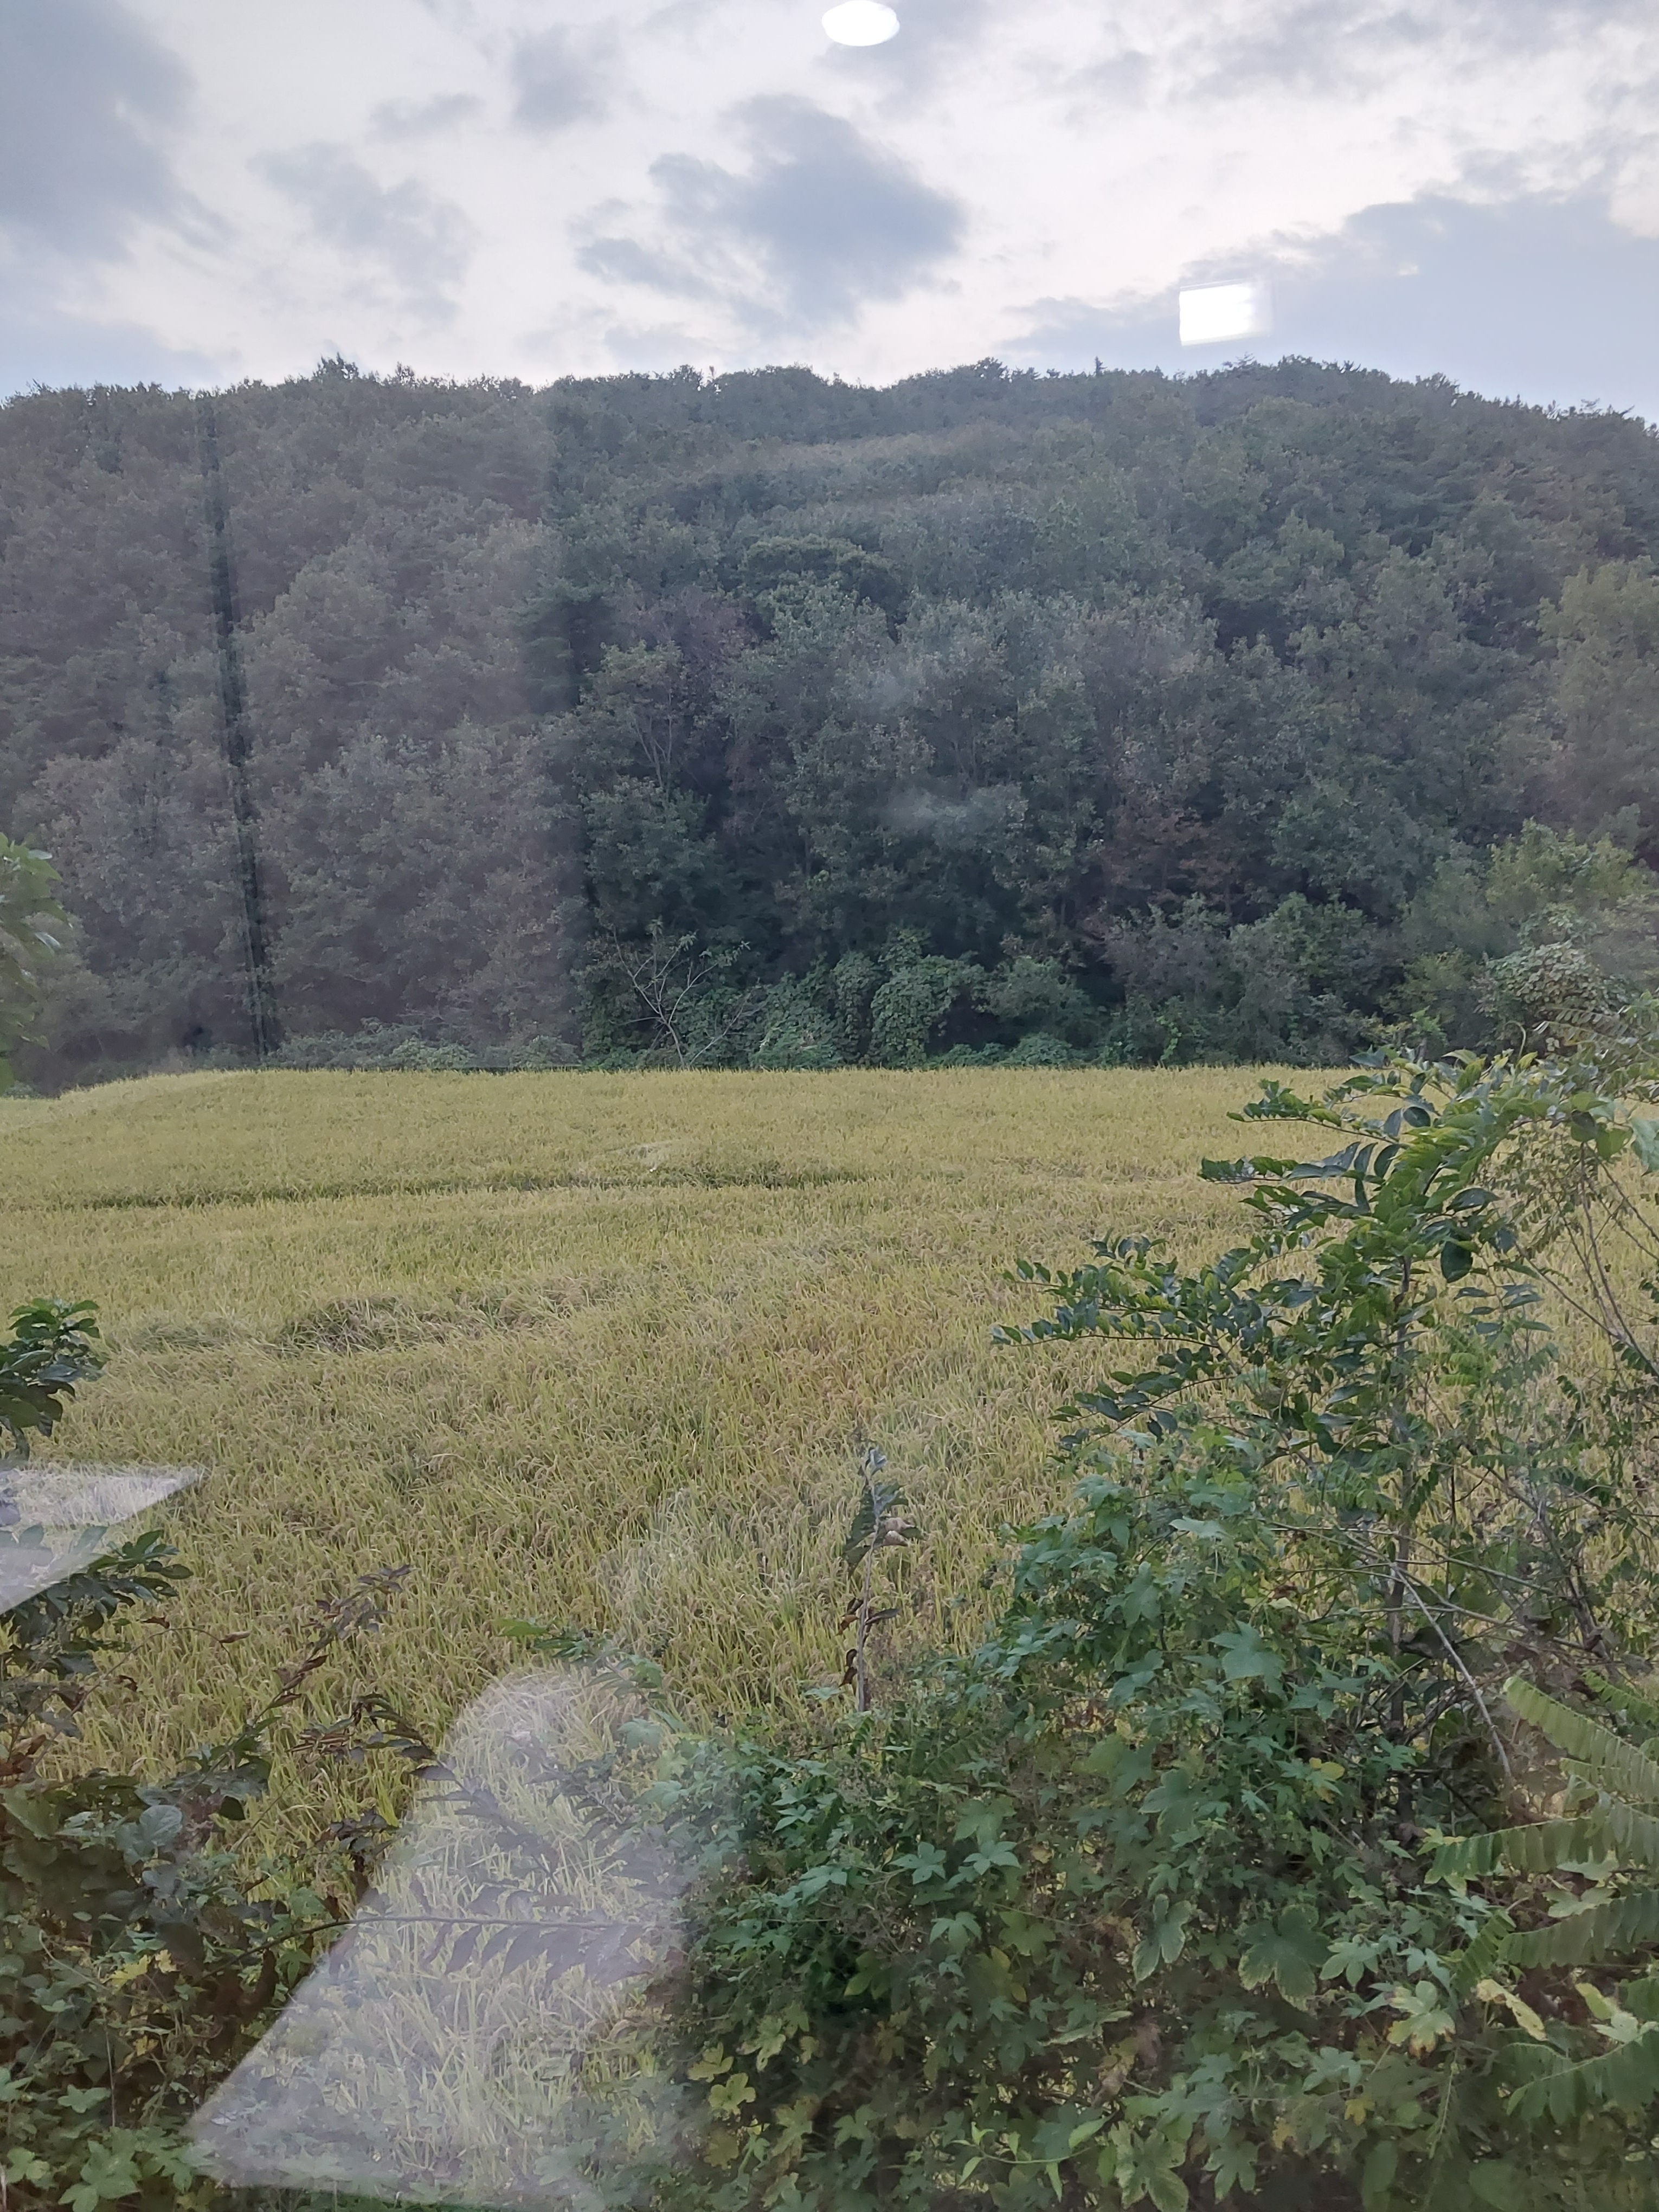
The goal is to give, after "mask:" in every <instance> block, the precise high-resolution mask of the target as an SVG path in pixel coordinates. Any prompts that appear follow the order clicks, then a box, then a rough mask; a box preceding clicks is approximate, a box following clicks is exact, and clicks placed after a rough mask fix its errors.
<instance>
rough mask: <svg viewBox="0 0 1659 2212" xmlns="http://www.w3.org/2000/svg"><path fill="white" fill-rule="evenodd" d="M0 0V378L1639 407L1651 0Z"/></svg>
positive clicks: (1655, 200)
mask: <svg viewBox="0 0 1659 2212" xmlns="http://www.w3.org/2000/svg"><path fill="white" fill-rule="evenodd" d="M823 4H824V0H559V3H558V4H551V5H550V4H533V0H0V391H16V390H20V389H24V388H27V386H29V385H30V384H32V383H33V382H34V381H36V380H39V381H41V382H44V383H48V384H61V383H70V382H89V381H93V380H99V379H103V380H112V381H132V380H137V379H155V380H161V381H163V382H166V383H169V384H201V383H207V382H222V381H227V380H234V379H236V378H239V377H243V376H258V377H278V376H283V375H287V374H293V373H295V372H300V371H304V370H306V369H307V368H311V367H312V366H313V364H314V363H315V362H316V361H317V360H318V359H319V357H320V356H322V355H324V354H327V353H333V352H335V351H340V352H343V353H344V354H346V355H347V356H349V357H350V358H351V359H354V360H356V362H359V363H361V364H362V366H363V367H364V368H379V369H391V368H393V367H394V366H395V365H396V364H398V362H408V363H410V365H411V366H413V367H414V368H416V369H418V370H420V371H422V372H424V373H436V374H447V375H454V376H461V377H466V376H475V375H480V374H507V375H517V376H520V377H524V378H526V379H528V380H532V381H534V382H537V383H543V382H545V381H547V380H550V378H552V377H554V376H557V375H561V374H569V373H573V372H576V373H586V374H593V373H605V372H609V371H614V370H616V369H618V368H671V367H673V366H674V365H676V364H677V363H678V362H692V363H694V364H695V365H696V366H697V367H698V368H732V367H739V366H750V365H754V364H757V363H762V362H777V361H805V362H811V363H812V364H813V365H814V366H815V367H817V368H822V369H823V370H825V371H833V372H837V373H839V374H842V375H844V376H847V377H850V378H857V379H860V380H866V381H882V382H884V381H887V380H890V379H892V378H893V377H896V376H900V375H903V374H907V373H908V372H910V371H912V370H915V369H919V368H931V367H938V366H941V365H945V364H947V363H951V362H962V361H971V360H976V359H979V358H981V357H983V356H986V355H988V354H995V355H998V356H1000V357H1001V358H1002V359H1004V360H1006V361H1007V362H1010V363H1011V364H1017V365H1020V366H1025V365H1030V366H1035V367H1037V368H1048V367H1054V368H1077V367H1086V366H1089V365H1091V363H1092V362H1093V361H1094V359H1095V358H1096V356H1099V357H1100V358H1101V359H1103V361H1105V362H1108V363H1109V364H1121V365H1124V366H1135V367H1139V366H1146V365H1151V364H1153V363H1162V364H1163V365H1164V366H1166V367H1169V368H1195V367H1206V366H1209V365H1211V364H1212V363H1213V362H1218V361H1219V360H1221V359H1223V358H1225V357H1228V356H1231V355H1234V354H1237V353H1238V352H1240V351H1242V350H1243V349H1244V348H1243V346H1241V345H1237V344H1235V345H1232V346H1222V347H1217V348H1212V349H1182V347H1181V346H1180V345H1179V343H1177V337H1176V292H1177V289H1179V287H1180V286H1181V285H1182V284H1183V283H1193V282H1203V281H1206V280H1225V279H1232V278H1237V277H1250V278H1255V279H1266V280H1267V281H1268V282H1270V283H1271V284H1272V287H1273V299H1274V302H1275V318H1274V327H1273V331H1272V333H1271V335H1268V336H1264V337H1258V338H1255V339H1254V340H1252V341H1250V342H1249V350H1251V351H1253V352H1255V354H1256V355H1257V356H1260V357H1262V358H1268V359H1271V358H1274V357H1276V356H1278V355H1279V354H1280V353H1281V352H1287V351H1289V352H1298V353H1303V352H1305V353H1313V354H1316V355H1319V356H1324V357H1331V356H1334V357H1337V358H1352V359H1356V360H1361V361H1364V362H1370V363H1375V364H1376V365H1378V366H1381V367H1383V368H1389V369H1392V370H1395V371H1396V372H1398V373H1403V374H1425V373H1428V372H1431V371H1440V372H1442V373H1443V374H1448V375H1450V376H1452V377H1455V379H1456V380H1458V381H1459V382H1460V383H1463V384H1466V385H1469V386H1474V387H1475V388H1477V389H1480V390H1484V391H1490V392H1501V393H1506V394H1507V393H1519V394H1521V395H1522V396H1524V397H1526V398H1532V399H1546V400H1556V401H1559V402H1561V403H1563V404H1578V403H1582V402H1584V401H1598V402H1600V403H1601V404H1607V405H1613V406H1619V407H1626V408H1633V409H1635V410H1638V412H1641V413H1643V414H1644V415H1647V416H1650V418H1653V419H1659V5H1656V4H1655V0H1120V3H1119V4H1106V5H1102V4H1100V0H1087V4H1085V0H1023V4H1021V5H1018V6H999V5H995V4H993V0H894V4H895V5H896V8H897V9H898V12H899V15H900V17H901V21H902V28H901V30H900V33H899V34H898V36H897V37H896V39H894V40H891V41H890V43H889V44H887V45H885V46H876V47H868V48H863V49H853V50H849V49H846V48H840V47H836V46H831V45H830V43H829V40H827V39H826V38H825V37H824V35H823V31H822V29H821V28H820V15H821V13H822V9H823Z"/></svg>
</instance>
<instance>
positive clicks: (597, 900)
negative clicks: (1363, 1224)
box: [0, 362, 1659, 1079]
mask: <svg viewBox="0 0 1659 2212" xmlns="http://www.w3.org/2000/svg"><path fill="white" fill-rule="evenodd" d="M216 431H217V441H218V448H219V457H220V461H221V466H222V483H223V485H224V488H225V493H226V497H227V501H228V517H229V537H230V543H231V547H232V550H233V554H234V562H235V568H236V587H237V595H238V596H237V602H236V617H237V619H236V623H235V630H234V641H233V642H234V651H235V653H236V654H237V656H238V658H239V671H240V673H239V680H240V684H241V686H242V693H243V696H244V697H245V700H246V714H245V725H246V738H247V745H248V754H249V763H250V779H251V789H252V794H253V799H254V802H255V805H256V807H257V836H258V858H259V877H260V890H261V896H262V897H263V900H264V908H265V915H264V919H265V924H266V940H267V943H268V945H269V948H270V965H271V981H272V984H273V987H274V990H275V994H276V1004H277V1006H278V1009H279V1012H280V1018H281V1020H282V1023H283V1027H284V1029H285V1030H286V1033H287V1035H288V1036H289V1038H290V1039H303V1038H306V1037H307V1036H317V1035H318V1034H319V1033H321V1032H332V1033H344V1034H345V1035H347V1036H351V1035H361V1034H362V1033H364V1031H365V1025H369V1024H380V1025H382V1026H381V1028H380V1030H372V1031H370V1032H369V1033H370V1034H372V1035H380V1036H386V1035H389V1034H392V1032H393V1031H395V1032H396V1033H397V1034H398V1036H403V1037H404V1038H405V1039H406V1038H408V1037H409V1036H424V1037H425V1038H427V1039H428V1040H430V1041H431V1042H434V1043H436V1044H448V1045H451V1046H456V1045H459V1046H462V1047H465V1048H469V1049H471V1051H473V1052H474V1053H478V1054H484V1053H487V1052H489V1051H491V1050H493V1051H495V1053H497V1054H499V1053H500V1052H501V1050H502V1049H504V1048H529V1047H531V1046H532V1041H535V1042H534V1046H533V1048H534V1049H535V1050H536V1051H538V1052H541V1053H543V1054H548V1055H550V1056H553V1057H558V1056H568V1057H574V1055H575V1054H578V1053H585V1054H586V1055H588V1056H590V1057H624V1056H629V1055H635V1054H645V1055H647V1056H648V1057H656V1058H665V1059H669V1060H679V1061H682V1062H685V1061H693V1062H696V1061H704V1062H706V1061H711V1060H728V1061H729V1060H737V1061H739V1062H750V1063H757V1064H761V1065H766V1066H824V1065H829V1064H833V1063H834V1062H835V1061H836V1060H848V1059H875V1060H881V1061H885V1062H890V1063H895V1064H904V1063H907V1062H912V1061H915V1060H920V1059H921V1058H924V1057H927V1056H932V1055H937V1054H941V1053H942V1054H946V1055H954V1056H956V1057H958V1058H964V1057H975V1058H984V1057H1000V1056H1002V1055H1005V1054H1009V1053H1011V1052H1012V1053H1013V1054H1016V1056H1018V1057H1021V1058H1024V1059H1027V1060H1043V1059H1053V1060H1064V1059H1066V1058H1068V1057H1075V1056H1080V1055H1086V1056H1088V1057H1091V1058H1099V1057H1105V1058H1107V1059H1119V1060H1123V1059H1129V1060H1137V1059H1165V1060H1169V1059H1182V1058H1193V1057H1209V1058H1215V1057H1225V1056H1235V1055H1236V1056H1245V1057H1257V1056H1290V1057H1296V1058H1304V1059H1314V1060H1330V1059H1336V1058H1340V1057H1342V1056H1344V1055H1346V1054H1347V1053H1349V1052H1350V1051H1351V1050H1352V1048H1354V1046H1355V1045H1356V1044H1358V1043H1360V1042H1364V1041H1366V1040H1368V1039H1370V1038H1371V1037H1374V1036H1376V1035H1377V1034H1379V1032H1380V1031H1381V1030H1383V1029H1385V1028H1386V1027H1387V1026H1388V1025H1389V1024H1400V1023H1404V1024H1408V1025H1412V1026H1414V1027H1415V1028H1416V1029H1418V1030H1420V1031H1422V1032H1423V1033H1424V1034H1425V1036H1429V1037H1431V1038H1434V1037H1438V1038H1441V1039H1444V1040H1448V1041H1450V1042H1459V1041H1463V1040H1465V1039H1470V1040H1472V1039H1473V1038H1474V1037H1475V1036H1479V1035H1482V1034H1492V1032H1493V1031H1494V1030H1502V1029H1504V1026H1505V1025H1506V1024H1513V1023H1519V1024H1521V1025H1522V1026H1523V1027H1525V1026H1527V1025H1528V1024H1534V1025H1535V1024H1537V1023H1538V1022H1540V1021H1541V1020H1547V1018H1548V1015H1549V1012H1550V1008H1551V1006H1552V1005H1553V1004H1554V1003H1555V1000H1558V999H1559V995H1560V994H1561V992H1562V991H1563V990H1566V989H1571V990H1572V991H1577V993H1579V994H1580V995H1581V996H1582V994H1583V992H1584V991H1586V990H1588V991H1589V992H1590V993H1591V994H1595V992H1597V991H1606V992H1613V993H1616V992H1618V991H1620V990H1621V989H1626V990H1627V989H1632V988H1641V987H1644V985H1645V984H1646V982H1647V981H1649V971H1650V968H1651V967H1652V966H1654V965H1655V964H1656V962H1655V947H1654V935H1655V932H1654V926H1653V921H1652V913H1651V906H1650V899H1651V891H1650V885H1651V881H1652V879H1651V878H1650V875H1649V873H1648V869H1647V865H1646V864H1647V863H1648V862H1650V861H1653V860H1659V576H1656V574H1655V571H1654V566H1653V556H1654V553H1655V550H1656V538H1659V443H1656V441H1655V439H1654V437H1653V436H1652V435H1650V433H1649V432H1648V431H1647V430H1646V429H1645V428H1644V426H1643V425H1641V424H1639V423H1637V422H1631V421H1629V420H1627V419H1625V418H1623V417H1620V416H1613V415H1607V414H1598V413H1571V414H1551V413H1547V412H1545V411H1542V410H1537V409H1530V408H1525V407H1522V406H1520V405H1518V404H1500V403H1496V402H1492V401H1488V400H1485V399H1480V398H1474V397H1472V396H1470V395H1468V394H1466V393H1462V392H1458V391H1457V390H1456V389H1455V387H1454V386H1451V385H1449V384H1448V383H1445V382H1444V381H1443V380H1428V381H1423V382H1419V383H1415V384H1402V383H1397V382H1394V381H1391V380H1389V379H1388V378H1387V377H1384V376H1383V375H1381V374H1376V373H1372V372H1368V371H1364V370H1359V369H1354V368H1334V367H1326V366H1321V365H1319V364H1316V363H1313V362H1285V363H1281V364H1280V365H1279V366H1278V367H1276V368H1258V367H1255V366H1253V365H1249V364H1247V365H1244V366H1242V367H1239V368H1232V369H1229V370H1226V371H1223V372H1219V373H1217V374H1209V375H1202V376H1195V377H1192V378H1189V379H1184V380H1171V379H1169V378H1166V377H1164V376H1161V375H1157V374H1127V373H1117V372H1104V373H1100V374H1095V375H1092V376H1087V375H1085V376H1065V377H1062V376H1049V377H1036V376H1032V375H1010V374H1006V373H1005V372H1004V371H1003V370H1002V368H1000V366H999V365H998V364H996V363H994V362H985V363H980V364H978V365H976V366H975V367H972V368H964V369H958V370H953V371H950V372H946V373H941V374H934V375H929V376H924V377H918V378H914V379H911V380H908V381H907V382H905V383H902V384H900V385H896V386H893V387H891V388H890V389H888V390H885V391H874V390H870V389H866V388H864V387H861V386H848V385H842V384H839V383H835V382H829V381H826V380H823V379H822V378H820V377H817V376H816V375H814V374H811V372H809V371H807V370H805V369H796V368H789V369H773V370H766V371H761V372H756V373H754V374H737V375H731V376H726V377H723V378H719V379H713V380H703V379H702V378H700V377H699V376H697V375H696V374H695V373H693V372H692V371H690V370H682V371H679V372H678V373H676V374H672V375H670V376H665V377H646V376H626V377H617V378H611V379H605V380H586V381H567V382H564V383H561V384H558V385H556V386H552V387H551V388H550V390H548V391H545V392H532V390H530V389H528V388H527V387H525V386H518V385H513V384H478V385H471V386H453V385H447V384H438V383H429V382H422V381H421V380H416V379H415V378H413V377H412V376H410V375H409V374H407V373H405V372H400V373H399V374H398V376H396V377H394V378H391V379H376V378H373V377H367V376H362V375H359V374H356V372H355V371H353V370H352V369H350V368H349V365H348V364H345V363H342V362H332V363H326V364H325V365H324V367H323V368H321V369H320V370H319V372H318V373H317V374H315V375H314V376H313V377H310V378H308V379H305V380H300V381H297V382H294V383H290V384H288V385H284V386H277V387H265V386H254V385H248V386H241V387H239V388H238V389H237V390H235V391H234V392H227V393H224V394H222V395H221V396H220V397H219V398H218V400H217V402H216ZM200 435H201V432H200V416H199V411H198V409H197V404H196V403H195V402H194V401H192V400H191V398H189V397H188V396H187V395H184V394H170V393H166V392H161V391H159V390H155V389H143V390H137V391H114V390H101V389H100V390H99V391H95V392H40V393H37V394H34V395H32V396H29V397H26V398H21V399H19V400H15V401H14V402H12V403H10V404H9V405H7V406H6V407H4V408H0V829H4V830H6V831H9V833H10V834H12V835H14V836H19V837H22V838H25V839H27V841H28V842H30V844H31V845H33V846H37V847H42V848H46V849H48V850H49V851H50V852H51V853H52V855H53V859H54V861H55V864H56V866H57V867H58V871H59V873H60V875H61V877H62V879H63V885H64V903H65V905H66V906H67V908H69V910H70V915H71V916H72V917H73V919H74V921H75V923H76V927H77V932H78V937H77V943H76V952H75V957H73V958H72V959H70V960H67V961H64V962H62V963H59V967H58V973H57V975H56V978H55V981H54V984H53V995H52V1006H51V1008H50V1011H49V1019H50V1036H51V1049H50V1051H49V1052H48V1053H47V1054H45V1055H44V1056H41V1057H40V1060H39V1066H38V1069H37V1073H39V1074H40V1076H42V1077H44V1078H47V1079H61V1078H63V1077H64V1076H68V1075H70V1074H73V1073H76V1072H77V1071H82V1070H87V1069H90V1068H92V1067H94V1066H99V1065H100V1064H101V1065H104V1066H124V1067H125V1066H137V1065H144V1064H151V1063H153V1062H155V1060H158V1059H160V1058H162V1057H163V1056H165V1055H166V1054H169V1053H176V1052H179V1051H184V1052H204V1051H216V1052H230V1053H234V1052H238V1051H242V1050H246V1046H247V1039H248V1028H247V1012H246V979H245V974H244V963H245V951H246V928H245V916H244V915H243V914H242V911H241V906H240V889H239V878H238V867H237V848H236V842H235V836H234V823H233V821H232V818H231V805H230V796H229V792H230V786H229V782H228V775H227V769H226V747H225V735H224V708H223V699H224V690H223V670H222V666H221V665H220V662H221V656H220V655H219V653H217V652H216V635H215V629H214V619H213V607H212V603H211V580H210V559H209V552H210V548H209V544H208V538H209V532H208V531H207V528H206V526H205V523H204V498H203V475H202V453H201V444H200ZM1528 824H1530V825H1532V826H1530V827H1528Z"/></svg>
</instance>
